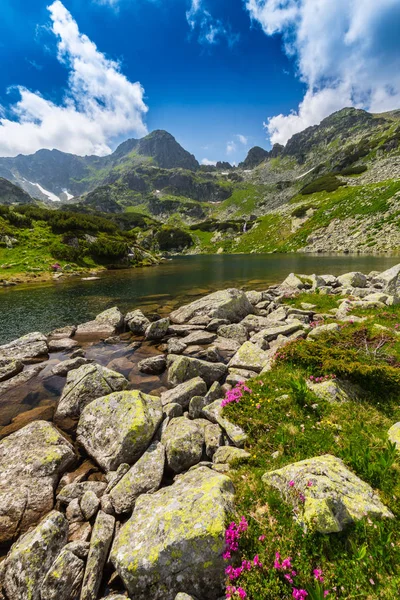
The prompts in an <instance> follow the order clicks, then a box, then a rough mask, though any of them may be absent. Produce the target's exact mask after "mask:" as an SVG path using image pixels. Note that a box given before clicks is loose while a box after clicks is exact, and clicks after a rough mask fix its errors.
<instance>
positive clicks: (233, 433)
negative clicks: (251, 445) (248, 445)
mask: <svg viewBox="0 0 400 600" xmlns="http://www.w3.org/2000/svg"><path fill="white" fill-rule="evenodd" d="M222 413H223V408H222V406H221V400H215V402H213V403H212V404H208V405H207V406H205V407H204V408H203V416H204V417H205V418H206V419H208V420H209V421H211V423H217V424H218V425H219V426H220V427H222V429H223V430H224V431H225V433H226V434H227V436H228V437H229V439H230V440H231V441H232V442H233V444H234V445H235V446H236V447H237V448H243V446H244V443H245V441H246V440H247V435H246V434H245V432H244V431H243V429H241V428H240V427H238V425H235V424H234V423H231V422H230V421H228V419H226V418H225V417H224V416H223V414H222Z"/></svg>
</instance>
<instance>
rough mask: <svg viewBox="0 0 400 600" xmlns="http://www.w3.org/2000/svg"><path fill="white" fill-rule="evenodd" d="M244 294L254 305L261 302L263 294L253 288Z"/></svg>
mask: <svg viewBox="0 0 400 600" xmlns="http://www.w3.org/2000/svg"><path fill="white" fill-rule="evenodd" d="M246 296H247V299H248V301H249V302H250V304H252V305H253V306H256V305H257V304H259V303H260V302H262V299H263V294H262V292H256V291H255V290H251V291H250V292H246Z"/></svg>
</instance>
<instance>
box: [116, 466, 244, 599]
mask: <svg viewBox="0 0 400 600" xmlns="http://www.w3.org/2000/svg"><path fill="white" fill-rule="evenodd" d="M233 496H234V489H233V485H232V482H231V481H230V479H229V478H228V477H226V476H224V475H220V474H219V473H216V472H214V471H212V470H211V469H209V468H207V467H200V468H198V469H196V470H194V471H189V472H188V473H185V474H184V475H182V476H180V477H179V478H178V479H177V480H176V481H175V483H174V484H173V485H172V486H169V487H166V488H163V489H161V490H159V491H158V492H156V493H155V494H152V495H143V496H140V498H138V500H137V502H136V507H135V510H134V512H133V515H132V517H131V519H130V520H129V521H128V522H127V523H126V524H125V525H124V526H123V527H122V529H121V533H120V535H119V536H118V538H117V539H116V541H115V543H114V546H113V549H112V552H111V560H112V562H113V564H114V566H115V568H116V570H117V572H118V574H119V575H120V577H121V578H122V580H123V582H124V585H125V587H126V588H127V590H128V592H129V594H130V595H131V596H132V597H133V598H135V600H148V599H149V598H151V599H152V600H174V598H175V596H176V594H177V593H178V592H179V591H181V590H182V589H184V590H186V592H187V593H188V594H190V595H193V596H195V597H196V596H197V597H198V598H202V599H204V600H215V598H217V597H219V596H220V595H221V594H222V593H223V587H224V579H225V574H224V568H225V564H224V561H223V558H222V554H223V552H224V549H225V528H226V519H227V518H228V514H229V512H230V511H231V510H232V508H233ZM132 565H135V568H134V569H133V568H132Z"/></svg>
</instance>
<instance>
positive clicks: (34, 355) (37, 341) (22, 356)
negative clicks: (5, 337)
mask: <svg viewBox="0 0 400 600" xmlns="http://www.w3.org/2000/svg"><path fill="white" fill-rule="evenodd" d="M48 353H49V347H48V345H47V337H46V336H45V335H43V333H39V332H37V331H35V332H34V333H28V334H27V335H23V336H22V337H20V338H18V339H17V340H13V341H12V342H10V343H9V344H4V345H3V346H0V359H10V358H13V359H14V360H20V361H22V362H23V363H30V362H33V361H36V360H37V359H43V360H44V359H45V358H47V356H48Z"/></svg>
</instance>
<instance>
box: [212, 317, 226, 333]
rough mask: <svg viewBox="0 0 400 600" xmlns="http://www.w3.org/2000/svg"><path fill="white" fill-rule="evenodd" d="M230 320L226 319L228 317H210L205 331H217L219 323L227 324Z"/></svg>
mask: <svg viewBox="0 0 400 600" xmlns="http://www.w3.org/2000/svg"><path fill="white" fill-rule="evenodd" d="M229 324H230V322H229V321H228V319H211V321H210V322H209V324H208V325H207V327H206V330H207V331H212V332H214V331H218V328H219V327H221V325H229Z"/></svg>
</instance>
